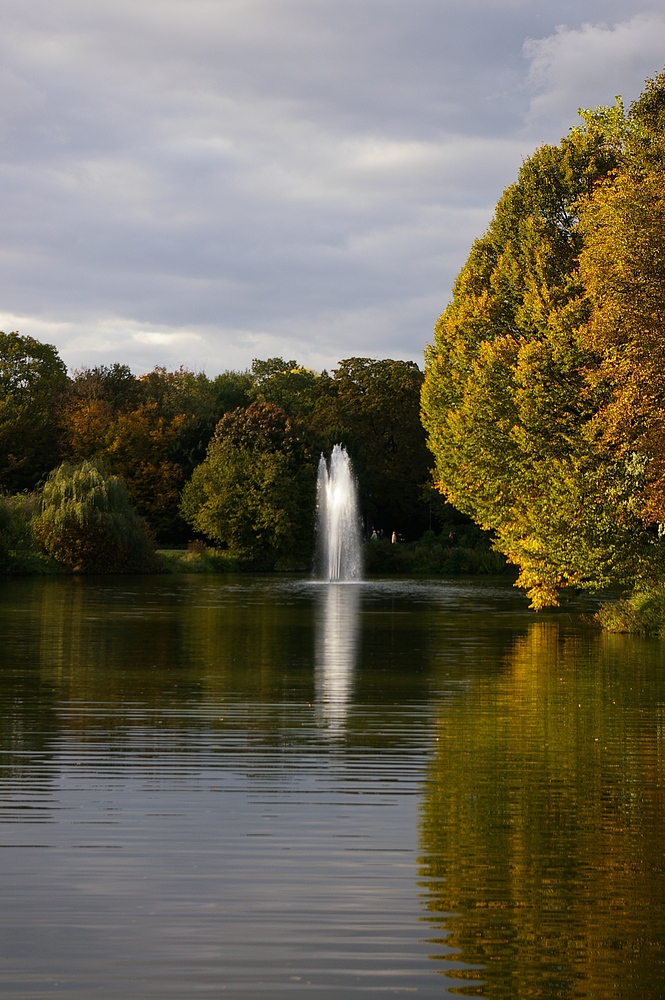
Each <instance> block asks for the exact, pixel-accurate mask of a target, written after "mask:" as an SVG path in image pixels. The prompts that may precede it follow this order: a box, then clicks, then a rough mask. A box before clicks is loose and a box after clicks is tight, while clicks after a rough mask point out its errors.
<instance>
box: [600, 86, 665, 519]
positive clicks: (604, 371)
mask: <svg viewBox="0 0 665 1000" xmlns="http://www.w3.org/2000/svg"><path fill="white" fill-rule="evenodd" d="M631 125H632V128H631V132H630V134H629V136H628V139H627V144H626V146H627V149H626V157H625V164H624V169H622V170H621V171H617V172H615V173H613V174H611V175H610V176H609V177H608V178H607V180H606V181H605V183H603V184H602V185H600V186H599V187H598V189H597V190H596V191H595V192H594V195H593V198H591V199H590V200H589V202H588V204H587V205H586V206H585V208H584V211H583V213H582V217H581V224H580V231H581V233H582V234H583V237H584V247H583V249H582V251H581V254H580V275H581V278H582V281H583V284H584V287H585V289H586V295H587V299H588V301H589V303H590V308H591V313H590V319H589V323H588V327H587V330H586V339H587V343H588V344H589V346H590V348H591V349H592V350H594V351H595V352H596V353H597V354H598V355H599V357H600V359H601V360H600V366H599V375H598V382H599V383H602V385H603V387H604V395H603V398H602V400H601V405H600V407H599V410H598V413H597V414H596V416H595V418H594V425H593V426H594V432H595V435H596V440H597V442H598V446H599V449H602V450H604V451H606V452H608V453H611V454H613V455H614V456H615V457H616V459H617V460H618V461H622V462H623V464H624V466H626V467H627V468H631V469H632V470H633V490H632V491H631V496H630V502H631V505H632V509H633V510H634V511H635V512H636V513H637V514H638V515H639V517H640V518H641V520H642V521H644V522H645V524H647V525H653V526H657V525H658V524H663V523H665V381H664V379H663V372H664V371H665V255H664V250H663V247H665V73H663V74H661V75H660V76H659V77H657V78H656V79H655V80H650V81H648V82H647V87H646V90H645V92H644V94H643V95H642V97H641V98H640V99H639V100H638V101H637V102H636V104H635V105H634V107H633V108H632V114H631Z"/></svg>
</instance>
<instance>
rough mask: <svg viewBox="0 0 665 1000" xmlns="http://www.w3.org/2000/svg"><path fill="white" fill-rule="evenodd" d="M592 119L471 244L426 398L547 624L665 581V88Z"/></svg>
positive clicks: (461, 478) (466, 496) (465, 495)
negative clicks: (547, 611) (617, 590)
mask: <svg viewBox="0 0 665 1000" xmlns="http://www.w3.org/2000/svg"><path fill="white" fill-rule="evenodd" d="M581 115H582V119H583V124H582V125H581V126H579V127H577V128H574V129H571V131H570V133H569V134H568V136H566V137H565V138H564V139H562V141H561V143H560V144H559V145H558V146H544V147H542V148H541V149H539V150H537V151H536V152H535V153H534V155H533V156H532V157H531V158H530V159H529V160H527V161H526V162H525V163H524V164H523V166H522V169H521V170H520V173H519V176H518V179H517V182H516V183H515V184H513V185H511V187H509V188H508V189H507V190H506V192H505V193H504V195H503V197H502V198H501V200H500V201H499V203H498V205H497V208H496V212H495V216H494V218H493V220H492V222H491V224H490V226H489V228H488V230H487V232H486V233H485V235H484V236H483V237H482V238H481V239H479V240H477V241H476V242H475V243H474V245H473V247H472V250H471V253H470V255H469V259H468V260H467V262H466V264H465V265H464V267H463V268H462V271H461V272H460V274H459V276H458V278H457V280H456V282H455V286H454V289H453V298H452V301H451V303H450V304H449V306H448V308H447V309H446V311H445V312H444V313H443V315H442V316H441V318H440V320H439V322H438V324H437V326H436V330H435V339H434V343H433V344H432V345H431V346H430V347H429V348H428V350H427V352H426V374H425V381H424V386H423V392H422V411H423V421H424V424H425V427H426V429H427V431H428V435H429V444H430V448H431V449H432V451H433V454H434V456H435V459H436V478H437V482H438V484H439V488H440V489H441V491H442V492H443V493H444V494H445V495H446V497H447V499H448V500H449V501H450V502H451V503H454V504H455V505H456V506H457V507H458V508H460V509H461V510H463V511H465V512H466V513H468V514H470V515H471V516H472V517H473V518H474V519H475V520H476V521H477V522H478V523H479V524H481V525H482V526H483V527H485V528H488V529H491V530H492V531H493V532H494V538H495V546H496V548H497V549H499V550H500V551H501V552H503V553H504V554H505V555H506V556H507V557H508V559H509V560H510V561H511V562H513V563H514V564H515V565H517V566H518V567H519V570H520V575H519V579H518V584H519V585H521V586H523V587H525V588H526V589H527V591H528V593H529V596H530V598H531V601H532V605H533V606H534V607H536V608H541V607H544V606H547V605H551V604H556V603H558V598H559V594H560V592H561V590H562V589H564V588H566V587H582V588H586V589H598V588H601V587H603V586H606V585H608V584H610V583H622V584H625V585H629V586H645V585H646V586H648V585H650V584H653V583H654V582H656V581H657V580H658V579H659V576H660V575H661V574H662V569H661V566H662V565H665V563H664V561H663V560H664V557H665V544H664V543H663V542H662V540H661V535H662V531H660V530H659V525H660V524H661V523H662V522H665V450H664V447H663V446H664V445H665V383H664V380H663V371H664V368H663V361H664V360H665V358H664V357H663V353H664V352H665V346H664V343H665V342H664V341H663V336H662V332H663V331H662V325H663V321H664V320H663V317H665V311H664V309H663V305H664V304H665V302H664V299H665V267H664V264H663V259H662V255H661V248H662V246H663V239H662V237H663V234H664V233H665V198H664V196H663V190H664V185H663V180H664V179H665V74H661V75H660V76H658V77H656V78H655V79H654V80H651V81H648V82H647V86H646V89H645V91H644V93H643V95H642V96H641V97H640V98H639V100H638V101H636V102H635V103H634V104H633V105H632V106H631V108H630V110H629V111H628V113H627V114H626V113H624V109H623V105H622V103H621V101H620V99H617V102H616V104H615V105H614V106H613V107H609V108H599V109H596V111H593V112H591V111H587V112H582V113H581Z"/></svg>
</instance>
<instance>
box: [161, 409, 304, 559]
mask: <svg viewBox="0 0 665 1000" xmlns="http://www.w3.org/2000/svg"><path fill="white" fill-rule="evenodd" d="M316 445H317V442H316V440H315V439H314V438H313V436H312V434H311V432H310V431H309V430H308V428H307V427H306V425H305V424H304V423H303V422H302V421H300V420H298V419H296V418H293V417H290V416H289V415H288V414H287V413H286V411H285V410H283V409H282V408H281V407H279V406H276V405H274V404H270V403H262V402H255V403H252V404H251V405H250V406H249V407H247V409H238V410H235V411H234V412H233V413H230V414H227V415H226V416H225V417H223V418H222V420H221V421H220V422H219V424H218V425H217V429H216V431H215V435H214V437H213V439H212V441H211V443H210V446H209V447H208V453H207V457H206V459H205V461H204V462H203V463H202V464H201V465H199V466H198V468H196V469H195V470H194V473H193V475H192V478H191V480H190V481H189V483H187V485H186V486H185V489H184V491H183V497H182V504H181V512H182V515H183V517H184V518H185V520H187V521H188V522H189V523H190V524H191V525H192V526H193V527H194V528H195V530H196V531H200V532H201V533H202V534H203V535H205V536H206V537H208V538H210V539H212V540H213V541H215V542H217V543H218V544H222V545H226V546H228V547H229V548H230V549H231V550H232V552H234V553H235V554H236V555H238V556H239V557H240V558H241V559H243V560H245V561H246V562H248V563H251V564H253V565H254V566H257V567H261V568H265V569H272V568H277V569H287V568H306V567H308V566H309V565H310V564H311V557H312V547H313V538H314V507H315V498H316V464H315V463H316V459H317V458H318V449H317V446H316Z"/></svg>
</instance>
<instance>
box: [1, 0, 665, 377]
mask: <svg viewBox="0 0 665 1000" xmlns="http://www.w3.org/2000/svg"><path fill="white" fill-rule="evenodd" d="M554 6H555V5H552V4H549V3H545V2H544V0H542V2H536V0H523V2H521V0H515V2H510V0H505V2H501V0H485V2H481V0H478V2H475V3H474V2H468V0H467V2H464V3H463V2H461V0H460V2H453V0H451V2H441V0H412V2H410V3H408V4H407V3H405V2H404V0H399V2H397V0H373V2H372V0H335V2H332V0H319V2H314V0H300V2H294V0H253V2H251V0H225V2H216V0H215V2H213V0H183V2H174V0H171V2H169V0H160V3H155V2H141V0H133V2H131V3H128V2H127V3H125V2H118V0H115V2H114V3H113V4H111V3H105V2H102V3H98V4H86V3H83V2H80V0H77V2H74V0H69V2H67V0H63V2H61V3H59V4H57V5H54V4H51V3H47V2H46V0H42V2H40V0H35V2H33V3H31V4H30V5H25V4H23V3H18V2H15V0H6V2H5V3H4V4H3V6H2V10H1V11H0V57H1V58H0V65H2V67H3V69H2V75H0V178H1V181H2V183H1V185H0V207H1V209H2V218H3V220H4V226H3V229H2V233H0V281H1V287H2V297H1V298H0V326H1V327H3V328H4V329H8V328H12V329H13V328H17V327H18V328H19V329H20V330H21V331H22V332H24V333H31V334H33V335H34V336H37V337H39V338H40V339H47V340H50V341H51V342H54V343H56V344H57V345H58V347H59V349H60V350H61V353H62V355H63V357H64V359H65V360H66V361H67V363H68V364H70V365H72V366H78V365H82V364H91V363H93V364H94V363H98V362H100V361H113V360H127V361H129V362H130V363H131V364H132V365H133V366H134V367H135V368H136V369H137V370H142V369H145V368H150V367H152V366H153V365H154V364H156V363H164V364H167V365H175V364H180V363H185V364H188V365H194V366H198V367H203V366H205V367H206V369H207V370H208V371H210V372H215V371H218V370H220V369H222V368H224V367H227V366H244V365H245V364H247V363H248V362H249V361H250V360H251V358H252V357H253V356H257V355H258V356H266V355H268V354H276V353H279V354H284V355H288V356H295V357H298V358H300V359H301V360H302V361H303V362H305V363H308V364H311V365H313V366H315V367H321V366H323V365H327V366H330V365H331V364H333V363H334V362H335V361H336V360H337V359H339V358H340V357H343V356H348V355H349V354H370V355H374V356H385V355H392V356H398V357H410V358H414V359H416V360H420V359H421V358H422V350H423V347H424V344H425V342H426V341H427V339H428V338H429V337H430V334H431V329H432V326H433V323H434V321H435V319H436V317H437V315H438V314H439V312H440V311H441V309H442V308H443V307H444V306H445V303H446V301H447V298H448V296H449V293H450V287H451V284H452V281H453V278H454V276H455V273H456V272H457V270H458V269H459V267H460V266H461V264H462V263H463V261H464V259H465V257H466V255H467V253H468V250H469V247H470V244H471V242H472V240H473V238H474V237H475V236H477V235H479V234H480V233H481V232H482V231H483V229H484V228H485V226H486V225H487V222H488V221H489V218H490V217H491V213H492V208H493V205H494V203H495V202H496V200H497V198H498V197H499V195H500V193H501V191H502V189H503V188H504V187H505V186H506V185H507V184H508V183H510V181H511V180H512V179H514V177H515V175H516V172H517V169H518V168H519V164H520V162H521V160H522V158H523V157H524V156H526V155H528V154H529V152H531V150H532V149H533V148H534V147H535V146H536V145H538V144H539V143H540V142H542V141H546V140H547V141H551V140H553V139H557V138H558V136H559V135H560V134H561V133H562V132H565V131H566V129H567V128H568V127H569V126H570V125H571V124H573V123H574V120H575V115H576V109H577V107H578V105H592V104H595V103H598V102H602V103H607V102H610V101H611V100H612V99H613V97H614V95H615V94H616V93H618V92H623V93H624V95H625V96H626V98H628V99H630V98H632V97H634V96H636V95H637V93H638V92H639V90H640V87H641V83H642V80H643V78H644V77H645V76H647V75H651V74H653V73H654V72H656V71H658V70H659V69H660V68H662V67H661V66H660V64H659V62H658V59H659V52H660V53H662V51H663V40H665V18H664V17H663V15H662V14H661V13H660V12H659V10H658V5H656V4H652V5H649V4H641V5H639V6H637V5H633V4H632V3H630V2H623V3H620V4H619V3H613V2H612V0H609V2H602V3H601V2H600V0H599V2H593V0H582V2H579V3H572V2H566V0H564V2H562V3H559V4H557V5H556V9H555V10H554V11H553V10H552V8H553V7H554ZM562 25H563V26H562Z"/></svg>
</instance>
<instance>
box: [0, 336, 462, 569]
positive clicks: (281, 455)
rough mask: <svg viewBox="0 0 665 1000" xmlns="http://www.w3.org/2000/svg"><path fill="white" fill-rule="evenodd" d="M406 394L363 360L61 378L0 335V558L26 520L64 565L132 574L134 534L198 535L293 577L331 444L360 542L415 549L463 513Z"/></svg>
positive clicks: (37, 349)
mask: <svg viewBox="0 0 665 1000" xmlns="http://www.w3.org/2000/svg"><path fill="white" fill-rule="evenodd" d="M421 386H422V373H421V372H420V370H419V368H418V366H417V365H415V364H414V363H412V362H405V361H392V360H383V361H375V360H370V359H367V358H350V359H347V360H344V361H341V362H340V363H339V365H338V367H337V368H336V369H335V370H334V371H332V372H330V373H329V372H325V371H324V372H321V373H316V372H313V371H310V370H309V369H307V368H304V367H302V366H301V365H298V364H297V362H296V361H284V360H283V359H281V358H272V359H269V360H267V361H254V362H253V364H252V366H251V369H250V370H248V371H244V372H232V371H229V372H224V373H223V374H221V375H219V376H217V377H216V378H209V377H208V376H206V375H205V374H204V373H194V372H191V371H188V370H187V369H185V368H181V369H179V370H178V371H174V372H169V371H166V370H165V369H163V368H156V369H155V370H154V371H153V372H150V373H149V374H147V375H142V376H138V377H137V376H136V375H134V374H133V373H132V372H131V370H130V369H129V368H128V367H127V366H126V365H122V364H115V365H111V366H108V367H107V366H98V367H95V368H86V369H83V370H81V371H77V372H76V373H74V375H73V377H70V376H69V375H68V373H67V370H66V368H65V365H64V363H63V362H62V360H61V358H60V357H59V355H58V352H57V350H56V349H55V347H53V346H52V345H49V344H43V343H40V342H38V341H36V340H34V339H32V338H30V337H25V336H21V335H19V334H18V333H9V334H4V333H3V334H0V548H1V546H2V539H3V538H4V549H5V553H6V552H7V551H8V550H9V549H13V550H16V549H21V547H24V548H25V547H26V546H27V544H28V543H27V541H26V530H27V529H26V523H27V522H28V521H30V522H31V523H32V524H33V527H34V529H35V531H34V538H36V540H37V542H38V543H39V544H40V546H41V548H42V549H43V550H44V551H46V552H48V553H50V554H51V555H52V556H53V558H55V559H57V560H58V561H59V562H60V563H62V564H63V565H66V566H68V567H69V568H70V569H83V570H85V569H88V570H106V569H109V568H113V567H115V568H119V569H132V568H140V566H145V565H146V560H149V555H148V549H147V548H146V546H145V545H144V543H143V542H142V541H140V535H141V529H140V526H141V525H143V526H144V528H145V529H147V533H148V535H149V536H150V537H151V538H152V540H153V542H154V543H155V544H157V545H159V546H163V545H167V546H168V545H177V544H184V543H186V542H188V541H191V540H192V539H195V538H204V539H207V540H209V541H211V542H212V543H214V544H215V545H216V546H219V547H221V548H222V549H228V550H229V551H231V552H233V554H234V555H235V556H237V557H238V558H239V559H240V560H241V561H243V562H244V563H245V564H247V565H254V566H256V567H259V568H266V569H271V568H295V567H301V568H307V567H309V565H310V564H311V556H312V545H313V538H314V509H315V478H316V466H317V462H318V459H319V455H320V454H321V452H324V453H327V452H328V451H329V450H330V448H331V447H332V445H333V444H334V443H336V442H341V443H343V444H344V445H346V447H347V449H348V451H349V453H350V454H351V456H352V459H353V463H354V468H355V471H356V474H357V477H358V482H359V487H360V497H361V505H362V515H363V520H364V524H365V529H366V531H367V533H369V532H371V530H372V529H373V528H376V529H377V530H378V529H381V528H383V530H384V531H385V532H386V533H392V531H396V532H397V533H398V534H400V535H402V536H404V537H405V538H406V539H415V538H418V537H420V535H422V533H423V532H424V531H425V530H427V529H428V528H429V527H430V525H431V524H432V519H433V523H434V526H435V527H437V526H440V525H441V524H442V523H443V521H444V520H445V519H446V518H450V517H451V515H452V517H453V519H455V517H457V520H459V519H460V517H462V515H459V514H456V513H455V512H452V511H451V509H449V508H447V506H446V505H445V504H444V503H443V501H442V500H441V498H440V495H439V494H438V493H437V492H436V491H435V490H433V488H432V481H431V467H432V459H431V455H430V452H429V450H428V448H427V444H426V438H425V432H424V430H423V427H422V424H421V421H420V390H421ZM34 538H33V541H34ZM153 548H154V545H153ZM1 558H2V553H1V551H0V559H1Z"/></svg>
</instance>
